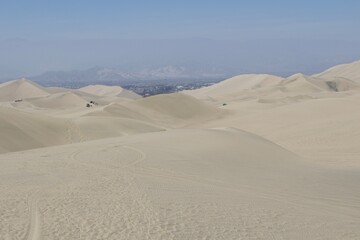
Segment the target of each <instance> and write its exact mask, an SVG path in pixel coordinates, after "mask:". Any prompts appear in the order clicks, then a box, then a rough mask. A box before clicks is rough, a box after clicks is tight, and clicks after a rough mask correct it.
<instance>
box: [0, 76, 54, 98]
mask: <svg viewBox="0 0 360 240" xmlns="http://www.w3.org/2000/svg"><path fill="white" fill-rule="evenodd" d="M47 95H49V93H48V92H46V90H45V89H44V88H42V87H41V86H39V85H37V84H36V83H33V82H31V81H29V80H26V79H20V80H14V81H9V82H6V83H3V84H0V101H1V102H8V101H15V100H19V99H26V98H34V97H45V96H47Z"/></svg>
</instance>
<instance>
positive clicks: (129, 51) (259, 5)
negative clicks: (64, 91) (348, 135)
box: [0, 0, 360, 78]
mask: <svg viewBox="0 0 360 240" xmlns="http://www.w3.org/2000/svg"><path fill="white" fill-rule="evenodd" d="M359 12H360V1H359V0H312V1H310V0H302V1H300V0H298V1H291V0H287V1H285V0H272V1H270V0H237V1H235V0H222V1H220V0H219V1H211V0H207V1H205V0H197V1H195V0H192V1H189V0H183V1H171V0H167V1H165V0H152V1H149V0H148V1H145V0H142V1H141V0H131V1H130V0H123V1H122V0H103V1H101V0H97V1H95V0H72V1H70V0H62V1H50V0H23V1H20V0H1V2H0V78H1V74H3V77H4V76H5V75H6V76H7V75H9V74H10V75H11V74H35V73H40V72H42V71H47V70H67V69H76V68H87V67H93V66H95V65H109V64H110V63H111V65H114V66H115V65H122V64H133V65H137V64H140V65H141V64H142V65H146V61H149V62H150V61H152V64H153V63H154V62H156V63H158V65H166V64H167V63H169V64H178V63H186V64H191V62H197V63H198V62H201V61H203V63H204V64H205V65H206V64H209V65H215V66H229V67H231V68H233V69H236V68H238V69H239V72H247V71H256V72H266V71H267V72H274V73H276V72H279V73H288V72H294V71H297V70H298V71H305V72H306V71H308V72H312V71H317V70H318V69H319V70H320V69H321V68H324V67H327V66H329V65H331V64H336V63H340V62H342V61H352V60H356V59H360V50H358V49H360V27H359V26H360V17H359V16H360V14H359ZM96 39H98V40H96ZM134 39H136V40H137V42H136V41H135V42H136V43H137V44H138V45H136V43H133V42H132V40H134ZM116 40H119V41H118V42H117V43H116ZM94 41H95V42H94ZM96 41H97V42H96ZM107 41H111V42H112V44H113V45H112V48H110V47H109V44H108V42H107ZM114 41H115V42H114ZM124 41H125V43H124ZM126 41H127V42H126ZM154 41H155V42H156V43H154ZM161 41H166V44H165V45H166V46H165V49H166V51H165V50H164V49H163V47H162V44H161ZM192 41H193V42H192ZM201 41H203V43H204V44H202V43H201ZM74 42H76V43H74ZM129 42H131V43H129ZM192 43H193V44H192ZM130 45H131V46H130ZM56 46H57V47H56ZM79 46H80V48H81V50H78V49H77V48H79ZM84 46H88V48H86V47H84ZM144 46H146V47H144ZM176 46H179V48H180V49H181V51H180V50H179V51H176V49H174V48H176ZM229 46H232V47H233V48H235V49H233V51H232V49H229ZM196 47H200V48H201V49H200V50H197V49H195V48H196ZM30 48H31V49H30ZM54 48H57V49H54ZM138 48H140V50H139V51H141V52H139V51H136V49H138ZM296 48H297V49H296ZM184 50H185V52H186V53H187V54H185V53H184ZM89 51H93V53H92V54H89V53H88V52H89ZM169 51H170V53H171V55H169ZM212 52H213V53H214V54H213V55H212V54H211V53H212ZM96 53H98V55H97V54H96ZM20 54H22V55H23V58H22V59H26V61H25V60H21V59H19V58H17V56H19V55H20ZM200 54H203V55H204V56H203V57H201V56H199V55H200ZM232 54H233V55H232ZM270 54H272V55H270ZM24 55H26V56H24ZM236 55H241V57H240V56H238V57H237V56H236ZM244 55H245V56H244ZM209 56H210V59H209ZM211 56H213V58H211ZM90 57H91V58H92V59H89V58H90ZM294 57H296V58H298V60H297V61H294ZM126 59H128V60H126ZM264 59H265V60H264ZM266 59H268V60H266ZM270 59H271V60H270ZM247 60H248V61H247ZM230 65H231V66H230ZM296 66H298V68H297V67H296Z"/></svg>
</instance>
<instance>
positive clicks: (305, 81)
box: [184, 73, 359, 105]
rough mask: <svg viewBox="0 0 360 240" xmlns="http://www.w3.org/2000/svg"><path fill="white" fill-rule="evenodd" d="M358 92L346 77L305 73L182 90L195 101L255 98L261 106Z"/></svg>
mask: <svg viewBox="0 0 360 240" xmlns="http://www.w3.org/2000/svg"><path fill="white" fill-rule="evenodd" d="M355 89H359V85H358V84H357V83H355V82H354V81H352V80H349V79H345V78H336V79H325V78H320V77H315V76H306V75H304V74H300V73H298V74H294V75H292V76H290V77H288V78H280V77H276V76H272V75H256V74H254V75H240V76H237V77H234V78H230V79H228V80H224V81H223V82H220V83H218V84H214V85H212V86H209V87H205V88H201V89H197V90H192V91H185V92H184V93H186V94H188V95H191V96H194V97H196V98H198V99H201V100H205V101H210V102H214V103H217V104H218V105H219V104H222V103H226V104H228V103H229V102H239V101H249V100H254V99H257V100H259V101H260V102H262V103H291V102H298V101H303V100H308V99H313V98H322V97H326V96H328V97H329V96H332V93H335V92H345V91H352V90H355Z"/></svg>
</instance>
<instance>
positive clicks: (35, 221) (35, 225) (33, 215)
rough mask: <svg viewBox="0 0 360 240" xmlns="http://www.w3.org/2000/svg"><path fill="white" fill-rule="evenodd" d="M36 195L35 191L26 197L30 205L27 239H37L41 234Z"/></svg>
mask: <svg viewBox="0 0 360 240" xmlns="http://www.w3.org/2000/svg"><path fill="white" fill-rule="evenodd" d="M36 195H37V192H36V193H34V194H33V196H31V197H30V198H29V199H28V201H29V205H30V225H29V232H28V237H27V240H39V239H40V235H41V228H40V227H41V223H40V213H39V209H38V200H37V198H36Z"/></svg>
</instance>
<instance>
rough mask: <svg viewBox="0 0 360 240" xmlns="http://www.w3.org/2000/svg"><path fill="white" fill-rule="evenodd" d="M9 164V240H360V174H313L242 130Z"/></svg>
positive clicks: (4, 158) (8, 158) (151, 138)
mask: <svg viewBox="0 0 360 240" xmlns="http://www.w3.org/2000/svg"><path fill="white" fill-rule="evenodd" d="M165 146H166V147H165ZM0 162H1V163H2V168H0V176H1V179H2V181H1V182H0V190H1V192H2V193H3V194H1V196H0V201H1V203H2V204H1V205H0V214H2V215H4V214H5V215H6V216H7V217H6V218H0V226H1V228H0V229H2V230H1V231H0V238H5V237H6V236H10V237H11V238H22V239H29V237H30V238H31V237H32V236H33V235H32V234H33V233H34V232H35V233H36V235H37V236H38V237H39V238H43V239H44V238H45V239H59V238H67V239H79V238H85V239H94V238H99V239H181V238H182V239H206V238H209V239H211V238H214V239H239V238H244V239H356V238H359V237H360V230H359V228H358V224H357V222H358V219H359V216H360V211H359V209H360V208H359V207H360V205H359V201H358V199H359V198H360V192H359V188H358V186H357V183H358V182H359V180H360V177H359V176H360V175H359V170H358V169H356V170H355V169H353V170H352V171H349V170H346V169H344V170H337V171H334V170H331V169H328V168H326V167H324V166H321V165H319V166H317V165H313V164H311V165H309V164H308V163H306V162H304V161H302V160H301V159H300V158H299V157H297V156H296V155H294V154H292V153H291V152H289V151H287V150H285V149H283V148H281V147H279V146H277V145H275V144H273V143H271V142H269V141H267V140H264V139H262V138H260V137H258V136H255V135H253V134H250V133H246V132H241V131H237V130H233V129H213V130H177V131H169V132H163V133H150V134H145V135H137V136H132V137H127V138H116V139H108V140H101V141H93V142H86V143H82V144H76V145H69V146H58V147H52V148H46V149H41V150H33V151H28V152H22V153H12V154H5V155H4V154H3V155H0ZM25 182H26V187H24V183H25ZM350 196H351V197H350ZM18 209H22V211H18ZM8 223H12V224H11V228H10V227H9V225H8Z"/></svg>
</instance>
